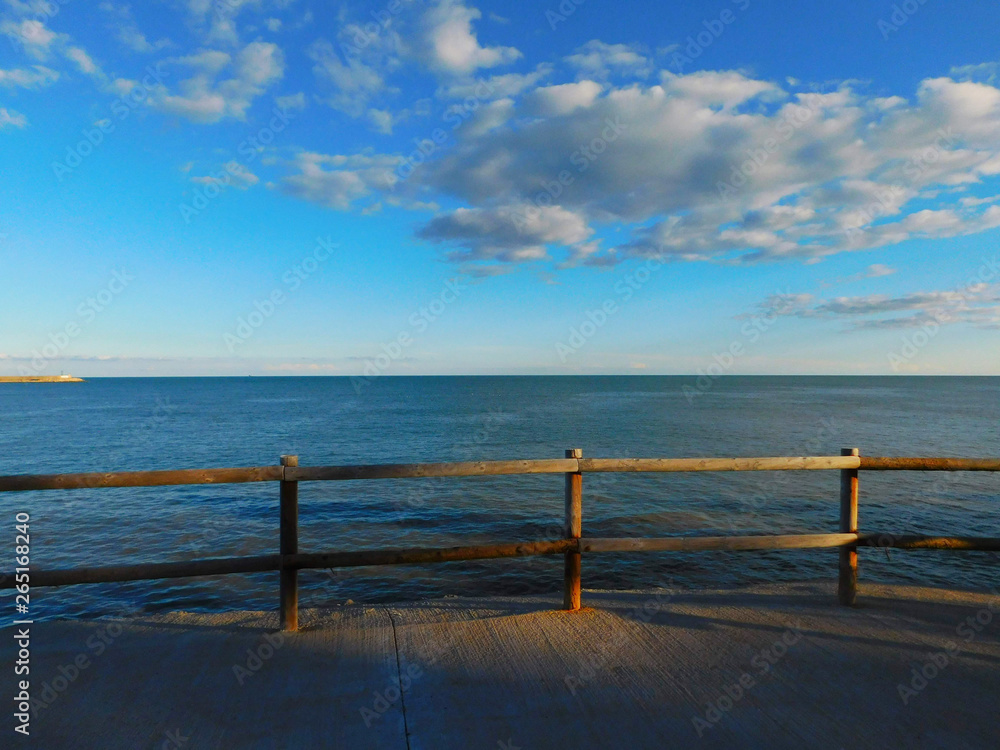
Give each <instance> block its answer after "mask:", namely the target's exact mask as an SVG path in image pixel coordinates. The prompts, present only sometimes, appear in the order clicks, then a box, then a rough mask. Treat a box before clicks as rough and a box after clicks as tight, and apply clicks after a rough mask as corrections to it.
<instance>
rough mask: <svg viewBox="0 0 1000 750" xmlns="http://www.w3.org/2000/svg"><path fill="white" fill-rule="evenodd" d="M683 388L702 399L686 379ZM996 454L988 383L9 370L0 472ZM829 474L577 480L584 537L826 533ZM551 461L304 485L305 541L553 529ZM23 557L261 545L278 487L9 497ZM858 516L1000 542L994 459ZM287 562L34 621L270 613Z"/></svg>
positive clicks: (66, 604)
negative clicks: (26, 551) (69, 374)
mask: <svg viewBox="0 0 1000 750" xmlns="http://www.w3.org/2000/svg"><path fill="white" fill-rule="evenodd" d="M685 386H687V387H688V388H687V390H686V389H685ZM691 388H694V389H695V390H696V393H697V395H691V390H690V389H691ZM848 446H850V447H858V448H860V450H861V452H862V453H863V454H867V455H888V456H892V455H925V456H964V457H981V456H998V455H1000V378H907V377H894V378H878V377H872V378H868V377H856V378H848V377H843V378H841V377H728V378H720V379H718V380H716V381H714V382H712V383H711V384H710V387H709V388H707V389H705V390H702V391H697V383H696V381H695V380H693V379H692V378H689V377H655V376H651V377H413V378H409V377H391V378H390V377H383V378H376V379H373V380H371V381H369V382H368V383H367V384H366V385H365V386H364V387H363V388H362V390H361V392H360V393H358V392H356V391H355V389H354V387H353V386H352V383H351V381H350V379H348V378H168V379H95V380H91V381H89V382H87V383H84V384H79V385H62V384H60V385H0V474H35V473H58V472H81V471H119V470H120V471H124V470H142V469H178V468H208V467H223V466H253V465H267V464H276V463H277V462H278V457H279V455H281V454H284V453H294V454H298V455H299V457H300V462H301V465H303V466H308V465H329V464H353V463H383V462H414V461H459V460H490V459H514V458H558V457H561V456H562V455H563V452H564V450H565V449H567V448H581V449H582V450H583V452H584V455H585V456H588V457H689V456H780V455H820V454H826V455H835V454H839V452H840V449H841V448H842V447H848ZM838 488H839V477H838V474H837V472H835V471H830V472H753V473H718V474H711V473H700V474H646V475H640V474H619V475H615V474H601V475H585V476H584V495H583V512H584V536H660V535H674V534H685V535H714V534H765V533H823V532H832V531H836V530H837V516H838ZM562 506H563V478H562V476H561V475H544V476H532V477H496V478H464V479H404V480H378V481H355V482H317V483H303V484H302V485H301V487H300V524H301V528H300V549H301V550H302V551H305V552H319V551H333V550H348V549H366V548H380V547H409V546H424V545H435V546H438V545H457V544H477V543H485V542H491V541H496V542H503V541H524V540H531V539H549V538H557V537H558V536H560V528H561V525H562ZM0 510H2V516H0V517H3V518H5V519H6V520H7V523H8V526H9V527H10V529H11V532H10V533H9V534H7V535H6V538H8V540H9V544H10V545H11V549H10V552H9V553H8V554H5V555H4V558H3V559H6V560H7V561H8V562H7V563H5V567H6V568H9V567H11V560H12V557H13V525H14V515H15V513H17V512H19V511H27V512H29V513H30V514H31V519H32V520H31V539H32V567H33V568H34V569H36V570H41V569H54V568H69V567H83V566H86V567H90V566H103V565H117V564H130V563H140V562H166V561H179V560H186V559H195V558H206V557H217V556H230V555H257V554H270V553H274V552H276V551H277V548H278V487H277V484H275V483H264V484H242V485H225V486H214V487H205V486H195V487H161V488H137V489H132V488H130V489H105V490H75V491H69V492H55V491H52V492H34V493H0ZM860 526H861V529H862V530H863V531H886V532H892V533H933V534H970V535H988V536H1000V475H997V474H990V473H954V474H951V473H927V474H922V473H909V472H892V473H862V475H861V500H860ZM860 557H861V561H860V566H861V572H860V576H861V580H862V581H880V582H893V583H913V584H922V585H933V586H950V587H955V588H966V589H972V590H985V589H986V588H989V587H992V586H996V585H997V584H998V583H1000V564H998V563H1000V556H997V555H993V554H990V553H948V552H940V551H920V552H917V551H911V552H904V551H892V552H890V553H889V554H886V553H885V551H882V550H862V551H861V553H860ZM836 567H837V554H836V551H834V550H812V551H784V552H769V553H719V552H699V553H683V554H681V553H641V554H600V555H597V554H593V555H585V556H584V560H583V583H584V588H585V589H586V588H637V587H645V586H659V585H672V586H689V587H723V586H738V585H743V584H751V583H759V582H771V581H779V580H807V579H826V580H829V581H830V582H831V584H833V582H834V581H835V579H836ZM300 580H301V586H302V590H301V606H303V607H309V606H328V605H333V604H337V603H342V602H344V601H345V600H348V599H352V600H354V601H356V602H362V601H364V602H385V601H401V600H407V599H422V598H433V597H441V596H448V595H473V596H476V595H483V596H487V595H494V594H521V593H545V592H549V593H553V594H554V593H556V592H559V591H560V590H561V585H562V583H561V582H562V560H561V557H537V558H528V559H517V560H494V561H479V562H460V563H446V564H438V565H432V566H397V567H379V568H355V569H350V570H342V571H323V570H319V571H303V572H302V573H301V574H300ZM277 595H278V588H277V574H276V573H266V574H255V575H231V576H218V577H209V578H192V579H175V580H169V581H152V582H134V583H124V584H101V585H88V586H73V587H62V588H36V589H34V591H33V595H32V609H33V613H34V616H35V617H36V618H37V619H43V618H52V617H75V616H86V617H96V616H104V615H118V614H123V613H134V612H152V611H164V610H176V609H185V610H191V611H218V610H223V609H270V608H274V607H275V606H276V604H277Z"/></svg>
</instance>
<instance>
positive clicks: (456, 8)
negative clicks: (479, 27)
mask: <svg viewBox="0 0 1000 750" xmlns="http://www.w3.org/2000/svg"><path fill="white" fill-rule="evenodd" d="M481 17H482V13H480V11H479V10H477V9H476V8H470V7H468V6H466V5H465V3H464V2H462V0H437V2H435V3H433V4H432V5H431V6H430V7H429V8H428V9H427V10H426V11H425V12H424V13H423V15H422V16H421V18H420V21H419V23H418V24H417V29H416V33H415V35H414V38H413V39H412V40H411V41H410V42H409V44H410V45H411V47H410V51H411V54H412V55H413V56H414V57H416V58H417V59H418V60H420V61H421V62H422V63H423V64H424V65H426V66H427V67H428V68H430V69H431V70H435V71H438V72H443V73H449V74H467V73H471V72H473V71H475V70H477V69H479V68H493V67H496V66H497V65H506V64H508V63H511V62H514V61H515V60H517V59H518V58H520V57H521V53H520V52H519V51H518V50H517V49H515V48H514V47H502V46H497V47H483V46H482V45H481V44H480V43H479V39H478V37H477V36H476V33H475V32H474V31H473V29H472V22H473V21H476V20H478V19H479V18H481Z"/></svg>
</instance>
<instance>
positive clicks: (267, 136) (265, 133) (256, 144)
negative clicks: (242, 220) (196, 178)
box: [177, 107, 295, 224]
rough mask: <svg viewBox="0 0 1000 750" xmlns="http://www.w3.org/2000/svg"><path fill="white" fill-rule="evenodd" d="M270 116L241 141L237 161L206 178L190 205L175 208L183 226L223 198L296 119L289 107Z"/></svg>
mask: <svg viewBox="0 0 1000 750" xmlns="http://www.w3.org/2000/svg"><path fill="white" fill-rule="evenodd" d="M271 113H272V117H271V119H270V121H269V122H268V124H267V125H264V126H263V127H261V128H260V129H259V130H258V131H257V132H256V133H254V134H253V135H249V136H247V137H246V138H244V139H243V140H242V141H240V143H239V145H238V146H237V147H236V153H237V154H239V156H240V159H233V160H231V161H228V162H226V163H225V164H224V165H223V167H222V170H221V171H218V172H216V173H214V174H211V175H209V177H210V178H211V179H210V180H209V181H208V182H206V184H204V185H203V186H201V187H196V188H195V189H194V191H193V192H194V195H193V197H192V198H191V200H190V202H188V203H179V204H177V210H178V211H180V213H181V216H182V217H184V223H185V224H190V223H191V221H192V220H193V219H194V218H195V217H196V216H199V215H200V214H201V213H202V212H203V211H204V210H205V209H206V208H208V207H209V205H211V203H212V201H214V200H215V199H216V198H218V197H219V196H220V195H222V193H223V191H224V190H225V189H226V188H228V187H230V186H232V185H233V184H234V182H235V181H239V180H240V179H241V178H243V177H244V176H245V175H246V174H247V173H248V166H249V165H250V164H252V163H253V162H254V161H255V160H256V159H257V157H258V156H259V155H260V153H261V152H262V151H263V149H264V147H265V146H268V145H270V144H271V143H274V139H275V138H276V137H277V135H278V134H279V133H281V132H282V131H284V130H285V128H287V127H288V124H289V123H290V122H291V121H292V120H294V119H295V115H293V114H292V113H291V112H289V111H288V107H280V108H279V107H274V108H272V110H271Z"/></svg>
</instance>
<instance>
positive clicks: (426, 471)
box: [285, 458, 579, 482]
mask: <svg viewBox="0 0 1000 750" xmlns="http://www.w3.org/2000/svg"><path fill="white" fill-rule="evenodd" d="M578 470H579V468H578V464H577V459H575V458H555V459H542V460H536V461H461V462H456V463H435V464H367V465H358V466H305V467H301V468H297V469H292V468H289V469H287V470H286V472H285V478H286V479H288V480H290V481H298V482H318V481H331V480H350V479H409V478H416V477H486V476H499V475H503V474H565V473H566V472H570V471H578Z"/></svg>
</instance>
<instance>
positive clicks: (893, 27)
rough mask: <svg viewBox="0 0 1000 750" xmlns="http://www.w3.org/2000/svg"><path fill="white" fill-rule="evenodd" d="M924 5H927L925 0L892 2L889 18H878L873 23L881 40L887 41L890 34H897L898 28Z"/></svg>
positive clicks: (907, 21)
mask: <svg viewBox="0 0 1000 750" xmlns="http://www.w3.org/2000/svg"><path fill="white" fill-rule="evenodd" d="M924 5H927V0H903V2H901V3H893V5H892V13H890V14H889V20H888V21H887V20H886V19H884V18H880V19H879V20H878V21H876V23H875V28H877V29H878V30H879V32H880V33H881V34H882V41H883V42H887V41H889V36H890V35H891V34H898V33H899V30H900V28H902V27H903V26H905V25H906V24H907V23H909V21H910V19H911V18H912V17H913V16H914V15H916V13H917V11H919V10H920V9H921V8H922V7H923V6H924Z"/></svg>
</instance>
